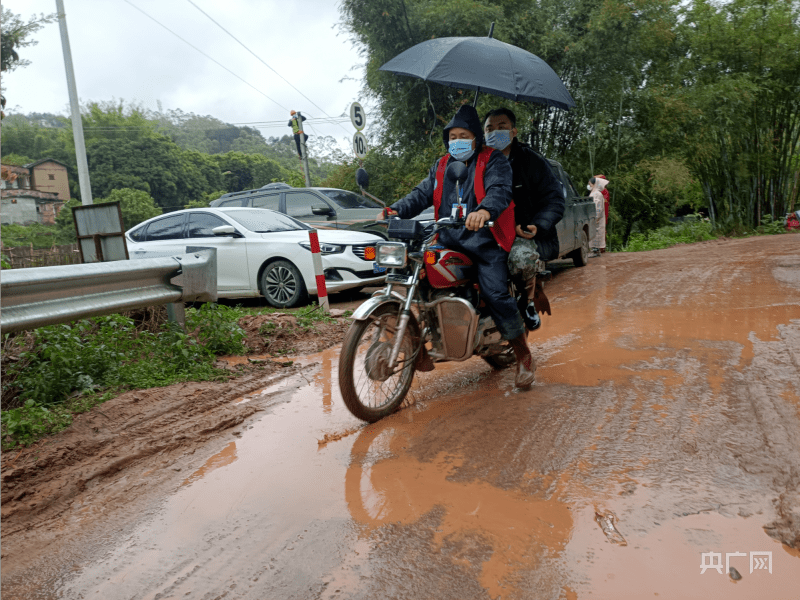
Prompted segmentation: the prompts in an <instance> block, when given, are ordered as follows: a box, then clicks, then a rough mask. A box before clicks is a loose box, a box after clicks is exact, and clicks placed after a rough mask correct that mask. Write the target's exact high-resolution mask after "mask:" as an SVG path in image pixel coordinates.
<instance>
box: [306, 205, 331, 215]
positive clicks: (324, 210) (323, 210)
mask: <svg viewBox="0 0 800 600" xmlns="http://www.w3.org/2000/svg"><path fill="white" fill-rule="evenodd" d="M311 214H313V215H332V214H333V209H332V208H331V207H330V206H312V207H311Z"/></svg>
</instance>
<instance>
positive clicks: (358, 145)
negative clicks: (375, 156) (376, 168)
mask: <svg viewBox="0 0 800 600" xmlns="http://www.w3.org/2000/svg"><path fill="white" fill-rule="evenodd" d="M367 150H368V148H367V138H366V137H365V136H364V134H363V133H361V132H360V131H357V132H356V134H355V135H354V136H353V151H354V152H355V153H356V156H357V157H358V158H364V157H365V156H366V155H367Z"/></svg>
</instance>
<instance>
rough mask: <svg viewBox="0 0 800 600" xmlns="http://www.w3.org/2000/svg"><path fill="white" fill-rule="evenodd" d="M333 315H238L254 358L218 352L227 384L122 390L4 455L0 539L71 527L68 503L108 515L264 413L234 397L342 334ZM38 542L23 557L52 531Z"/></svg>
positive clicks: (280, 375)
mask: <svg viewBox="0 0 800 600" xmlns="http://www.w3.org/2000/svg"><path fill="white" fill-rule="evenodd" d="M332 314H333V315H334V316H333V318H332V319H331V320H330V321H329V322H317V323H314V324H313V325H309V326H302V325H301V324H298V322H297V319H296V318H295V317H294V316H292V315H289V314H282V313H274V314H267V315H256V316H248V317H243V318H242V319H241V320H240V325H241V326H242V327H243V329H244V330H245V332H246V333H247V338H246V340H245V344H246V345H247V347H248V348H249V350H250V353H251V356H252V355H256V356H257V358H252V359H250V360H247V359H245V358H244V357H229V358H227V359H226V358H224V357H223V358H222V359H220V360H219V361H218V362H217V366H220V367H224V368H227V369H228V370H230V371H233V372H236V373H237V375H238V376H236V377H234V378H233V379H231V380H230V381H227V382H189V383H181V384H175V385H171V386H167V387H162V388H152V389H147V390H133V391H129V392H126V393H124V394H121V395H120V396H118V397H116V398H114V399H112V400H109V401H107V402H105V403H104V404H102V405H100V406H98V407H96V408H94V409H93V410H92V411H90V412H89V413H85V414H81V415H78V416H77V417H76V418H75V420H74V422H73V424H72V425H71V426H70V427H69V428H68V429H67V430H66V431H63V432H62V433H60V434H58V435H56V436H53V437H51V438H45V439H43V440H40V441H39V442H37V443H36V444H34V445H33V446H31V447H30V448H25V449H22V450H21V451H13V452H6V453H4V455H3V457H2V459H3V460H2V470H1V471H0V473H1V474H2V497H1V501H2V509H1V511H0V515H1V516H2V520H3V529H2V537H3V540H6V539H7V538H10V537H12V536H13V537H15V538H18V537H20V536H21V537H22V538H26V537H31V540H33V539H34V538H37V536H35V535H32V534H34V533H35V532H36V531H37V530H44V531H48V530H50V529H51V528H52V527H53V525H54V524H57V526H58V527H60V528H61V527H65V526H67V527H69V526H70V525H69V524H68V523H66V522H65V520H64V518H63V516H64V514H65V513H66V511H68V509H70V508H73V509H75V508H78V509H79V510H81V511H102V512H106V513H110V512H112V511H114V510H117V509H124V507H125V506H126V505H128V504H133V503H134V500H136V499H137V498H138V497H140V496H142V495H146V494H148V493H152V490H154V489H158V488H159V487H160V484H162V483H164V482H165V481H167V480H169V479H170V478H174V477H175V476H176V474H177V473H178V472H179V471H181V466H180V465H181V460H182V459H185V458H186V457H187V456H189V455H191V454H193V453H194V451H195V449H196V448H198V447H201V446H202V445H203V444H204V443H206V442H208V441H209V440H210V439H212V438H213V437H215V436H219V435H220V434H221V433H222V432H226V431H229V430H232V429H233V430H234V433H236V428H237V427H240V426H241V425H242V424H243V423H244V422H245V420H246V419H248V417H250V416H252V415H254V414H255V413H257V412H259V411H263V410H268V407H269V404H270V397H271V395H270V394H263V395H260V396H258V397H256V398H253V399H250V398H248V401H247V402H238V401H239V400H240V399H242V398H243V397H244V396H246V395H248V394H251V393H252V392H255V391H258V390H263V389H264V388H266V387H268V386H269V385H271V384H273V383H275V382H277V381H280V380H282V379H284V378H285V377H287V376H289V375H293V374H295V373H298V372H300V371H302V370H304V369H307V368H308V366H306V367H301V366H298V365H296V364H294V362H293V361H292V360H291V357H292V356H295V355H297V354H308V353H313V352H318V351H320V350H323V349H325V348H327V347H330V346H332V345H334V344H336V343H339V342H340V341H341V339H342V338H343V336H344V333H345V332H346V330H347V328H348V327H349V325H350V320H349V319H347V318H344V316H343V314H344V311H335V310H334V312H333V313H332ZM100 490H102V494H100V493H99V492H100ZM95 503H96V504H95ZM72 525H76V524H74V523H73V524H72ZM37 539H38V541H37V542H35V543H33V545H32V547H31V548H30V553H26V556H25V557H24V559H23V560H25V561H28V560H30V559H31V558H32V557H33V556H34V555H36V554H37V551H43V550H44V549H45V547H46V545H47V543H48V542H49V540H50V536H49V535H44V536H38V538H37ZM19 558H22V557H19ZM2 559H3V562H4V565H5V566H9V567H10V566H13V565H11V563H13V562H15V557H14V556H7V554H6V553H5V552H4V553H3V554H2ZM4 571H5V568H4Z"/></svg>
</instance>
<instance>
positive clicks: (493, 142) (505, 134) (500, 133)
mask: <svg viewBox="0 0 800 600" xmlns="http://www.w3.org/2000/svg"><path fill="white" fill-rule="evenodd" d="M510 143H511V132H510V131H509V130H507V129H495V130H494V131H492V132H491V133H490V134H488V135H487V136H486V145H487V146H489V147H490V148H494V149H495V150H505V149H506V148H508V145H509V144H510Z"/></svg>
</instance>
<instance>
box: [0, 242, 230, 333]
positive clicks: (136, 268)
mask: <svg viewBox="0 0 800 600" xmlns="http://www.w3.org/2000/svg"><path fill="white" fill-rule="evenodd" d="M216 300H217V257H216V250H213V249H212V250H202V251H198V252H195V253H192V254H184V255H180V256H170V257H162V258H143V259H139V260H120V261H114V262H104V263H91V264H83V265H65V266H61V267H38V268H32V269H9V270H3V272H2V278H0V305H1V306H2V312H1V313H0V325H1V327H0V329H1V330H2V333H10V332H14V331H23V330H25V329H36V328H37V327H44V326H45V325H53V324H56V323H66V322H69V321H74V320H77V319H85V318H86V317H95V316H99V315H106V314H111V313H116V312H120V311H123V310H131V309H136V308H145V307H148V306H155V305H157V304H167V303H170V302H194V301H198V302H215V301H216Z"/></svg>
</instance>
